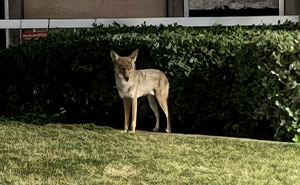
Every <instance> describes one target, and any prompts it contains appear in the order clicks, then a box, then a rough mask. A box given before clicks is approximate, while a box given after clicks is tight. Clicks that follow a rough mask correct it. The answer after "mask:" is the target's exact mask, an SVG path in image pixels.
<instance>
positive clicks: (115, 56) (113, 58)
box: [110, 50, 120, 62]
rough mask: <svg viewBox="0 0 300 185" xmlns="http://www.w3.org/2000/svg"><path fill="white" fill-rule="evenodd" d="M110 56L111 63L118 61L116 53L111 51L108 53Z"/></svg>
mask: <svg viewBox="0 0 300 185" xmlns="http://www.w3.org/2000/svg"><path fill="white" fill-rule="evenodd" d="M110 56H111V59H112V61H113V62H116V61H117V60H118V58H119V57H120V56H119V55H118V54H117V53H116V52H114V51H113V50H111V51H110Z"/></svg>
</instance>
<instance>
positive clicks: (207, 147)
mask: <svg viewBox="0 0 300 185" xmlns="http://www.w3.org/2000/svg"><path fill="white" fill-rule="evenodd" d="M0 184H30V185H33V184H59V185H61V184H122V185H123V184H170V185H171V184H172V185H173V184H212V185H213V184H230V185H237V184H242V185H244V184H249V185H254V184H259V185H261V184H266V185H271V184H278V185H282V184H288V185H295V184H300V145H297V144H293V143H276V142H264V141H256V140H247V139H234V138H222V137H208V136H189V135H177V134H164V133H152V132H140V131H138V132H137V133H136V134H135V135H133V134H126V133H121V131H119V130H114V129H112V128H109V127H98V126H94V125H92V124H84V125H62V124H47V125H43V126H38V125H30V124H25V123H19V122H11V121H1V122H0Z"/></svg>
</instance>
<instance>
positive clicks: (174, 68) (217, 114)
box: [0, 23, 300, 142]
mask: <svg viewBox="0 0 300 185" xmlns="http://www.w3.org/2000/svg"><path fill="white" fill-rule="evenodd" d="M298 28H299V24H296V25H294V24H291V23H287V24H285V25H283V26H273V27H272V26H263V27H220V26H215V27H211V28H183V27H179V26H168V27H165V26H159V27H155V26H144V25H142V26H138V27H120V26H119V25H117V24H116V25H114V26H112V27H108V28H105V27H103V26H95V27H94V28H93V29H89V30H78V31H77V32H73V31H70V30H55V31H51V33H50V35H49V36H48V38H46V39H40V40H37V41H29V42H26V43H25V44H23V45H20V46H17V47H13V48H10V49H9V50H3V51H0V59H1V62H0V65H1V66H0V67H1V69H0V70H1V72H0V74H1V84H4V85H3V86H2V88H1V91H0V93H1V94H0V99H1V101H3V102H5V106H4V107H3V109H2V110H1V112H3V115H6V116H16V115H18V116H20V115H24V113H30V114H26V115H27V117H34V118H36V117H38V118H40V119H41V120H42V119H46V118H49V119H50V118H51V119H50V120H53V119H54V120H56V121H61V122H64V121H66V122H90V121H93V122H96V123H98V124H108V125H111V126H114V127H117V128H121V127H122V125H123V124H122V123H123V105H122V101H121V99H120V98H119V96H118V93H117V90H116V89H115V88H114V86H115V81H114V72H113V64H112V62H111V59H110V56H109V51H110V50H111V49H114V50H115V51H117V52H118V53H120V54H121V55H128V54H129V53H130V52H131V51H132V50H134V49H136V48H139V49H140V53H139V56H138V60H137V68H140V69H141V68H158V69H160V70H162V71H164V72H165V73H166V74H167V76H168V78H169V81H170V85H171V89H170V98H169V104H170V105H169V106H170V112H171V121H172V126H173V128H174V130H175V131H177V132H188V133H202V134H214V135H231V136H240V137H252V138H262V139H277V140H289V139H291V138H292V137H293V138H294V141H295V142H298V141H300V137H299V136H300V127H299V105H300V98H299V97H300V96H299V93H300V91H299V90H300V89H299V88H300V86H299V77H300V76H299V74H300V73H299V69H300V62H299V58H300V45H299V41H300V35H299V32H298V31H297V29H298ZM141 102H142V103H141ZM144 102H145V100H144V99H142V100H141V101H139V115H138V117H139V119H138V122H139V123H138V124H137V126H138V128H141V129H149V127H153V126H154V116H153V113H152V112H151V110H150V108H148V105H145V104H143V103H144ZM161 115H162V116H163V114H161ZM23 118H24V117H23ZM25 118H26V116H25ZM49 119H46V120H49ZM163 124H165V123H164V121H162V127H164V125H163Z"/></svg>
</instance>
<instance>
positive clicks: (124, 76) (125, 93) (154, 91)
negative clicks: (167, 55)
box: [110, 49, 171, 133]
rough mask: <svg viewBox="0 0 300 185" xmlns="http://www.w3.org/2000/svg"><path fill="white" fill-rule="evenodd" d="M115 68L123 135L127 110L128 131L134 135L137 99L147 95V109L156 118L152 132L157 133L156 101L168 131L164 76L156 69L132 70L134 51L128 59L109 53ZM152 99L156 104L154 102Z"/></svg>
mask: <svg viewBox="0 0 300 185" xmlns="http://www.w3.org/2000/svg"><path fill="white" fill-rule="evenodd" d="M110 55H111V58H112V61H113V63H114V66H115V69H114V70H115V78H116V85H117V89H118V92H119V95H120V97H121V98H122V99H123V103H124V114H125V121H124V132H127V131H128V125H129V119H130V118H129V114H130V108H132V123H131V131H132V132H133V133H135V128H136V117H137V98H139V97H141V96H145V95H147V97H148V101H149V104H150V107H151V109H152V110H153V112H154V114H155V117H156V125H155V128H154V129H153V131H155V132H157V131H159V111H158V108H157V101H158V103H159V105H160V107H161V108H162V110H163V111H164V113H165V115H166V118H167V128H166V132H167V133H170V132H171V125H170V118H169V111H168V103H167V100H168V95H169V81H168V79H167V77H166V75H165V74H164V73H163V72H162V71H159V70H156V69H145V70H136V69H135V61H136V58H137V55H138V49H136V50H135V51H133V52H132V53H131V54H130V55H129V56H126V57H122V56H119V55H118V54H117V53H116V52H114V51H111V52H110ZM155 97H156V99H157V101H156V100H155Z"/></svg>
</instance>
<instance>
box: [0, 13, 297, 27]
mask: <svg viewBox="0 0 300 185" xmlns="http://www.w3.org/2000/svg"><path fill="white" fill-rule="evenodd" d="M285 21H291V22H298V21H299V16H249V17H248V16H245V17H179V18H124V19H15V20H0V29H48V28H49V29H52V28H91V27H93V24H94V23H96V24H103V25H104V26H109V25H112V24H113V23H114V22H116V23H118V24H120V25H127V26H137V25H142V24H145V25H161V24H163V25H172V24H177V25H182V26H186V27H207V26H213V25H223V26H234V25H241V26H251V25H263V24H265V25H277V24H278V23H279V22H280V23H284V22H285Z"/></svg>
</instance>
